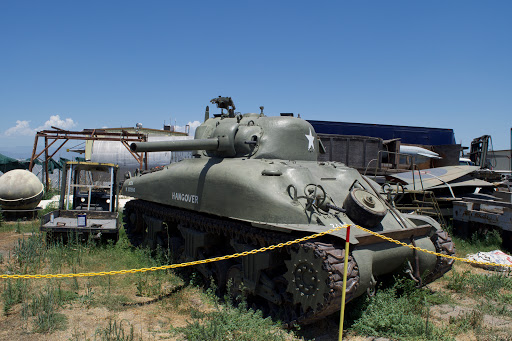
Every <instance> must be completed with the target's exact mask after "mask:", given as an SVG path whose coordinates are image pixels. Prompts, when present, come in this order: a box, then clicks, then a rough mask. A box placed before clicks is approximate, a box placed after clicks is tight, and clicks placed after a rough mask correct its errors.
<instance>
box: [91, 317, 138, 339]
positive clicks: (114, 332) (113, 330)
mask: <svg viewBox="0 0 512 341" xmlns="http://www.w3.org/2000/svg"><path fill="white" fill-rule="evenodd" d="M123 322H126V324H128V326H129V328H128V330H126V329H125V326H123ZM94 339H95V340H101V341H133V340H135V335H134V330H133V325H130V323H129V322H127V321H121V322H117V321H112V320H109V322H108V326H107V327H105V328H98V329H97V330H96V333H95V334H94ZM140 340H142V338H140Z"/></svg>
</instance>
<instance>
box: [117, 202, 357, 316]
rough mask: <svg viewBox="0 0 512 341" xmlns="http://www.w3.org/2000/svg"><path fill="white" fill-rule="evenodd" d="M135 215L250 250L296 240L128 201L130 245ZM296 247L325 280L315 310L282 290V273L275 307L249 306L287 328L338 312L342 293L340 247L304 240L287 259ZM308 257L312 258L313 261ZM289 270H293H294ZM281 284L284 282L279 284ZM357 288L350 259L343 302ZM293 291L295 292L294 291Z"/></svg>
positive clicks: (136, 234) (135, 237) (138, 236)
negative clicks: (322, 291) (195, 231)
mask: <svg viewBox="0 0 512 341" xmlns="http://www.w3.org/2000/svg"><path fill="white" fill-rule="evenodd" d="M138 212H140V213H144V214H146V215H149V216H152V217H155V218H158V219H161V220H162V221H166V222H172V223H173V224H181V225H184V226H186V227H187V228H193V229H195V230H197V231H201V232H208V233H214V234H217V235H220V236H224V237H227V238H230V239H231V240H237V241H240V242H243V243H246V244H249V245H251V247H253V248H260V247H264V246H269V245H275V244H278V243H282V242H286V241H288V240H291V239H294V238H296V237H297V235H292V236H290V235H288V234H285V233H279V232H275V231H270V230H262V229H258V228H255V227H252V226H250V225H249V224H246V223H243V222H239V221H233V220H228V219H222V218H217V217H215V216H209V215H205V214H201V213H197V212H191V211H187V210H183V209H176V208H173V207H169V206H164V205H159V204H155V203H150V202H146V201H143V200H131V201H129V202H128V203H127V204H126V206H125V214H124V218H123V220H124V224H125V230H126V234H127V236H128V238H129V240H130V241H131V242H132V244H133V245H134V246H138V245H141V244H142V243H143V239H144V236H143V233H144V231H142V229H141V228H140V227H139V228H137V226H134V224H133V222H132V221H131V220H130V215H131V214H132V213H136V214H137V213H138ZM300 248H302V249H303V251H301V253H303V254H304V253H305V254H307V255H308V257H309V258H310V260H311V261H312V262H311V263H313V262H315V264H321V269H322V271H321V274H320V277H321V278H322V279H325V287H324V288H325V292H324V293H322V296H323V297H321V298H319V299H318V298H317V300H316V301H315V305H316V307H312V306H311V305H306V304H304V305H303V304H302V302H301V301H300V298H299V299H297V297H296V296H294V295H293V294H292V293H290V292H289V290H285V289H286V288H285V287H286V286H287V285H289V283H288V282H289V281H287V280H286V279H285V277H286V276H288V277H289V276H290V275H289V274H283V275H281V276H278V277H276V278H275V279H274V284H276V285H275V288H276V291H275V293H274V294H275V295H278V296H279V297H280V298H281V303H280V304H279V305H277V304H275V303H272V302H269V301H267V302H266V304H265V303H261V300H259V302H260V303H259V304H256V305H255V306H254V304H253V307H255V308H257V309H261V310H262V311H264V312H266V313H268V314H270V315H274V317H278V318H279V319H280V320H281V321H282V322H283V323H285V324H286V325H289V326H292V325H295V324H301V325H305V324H310V323H313V322H316V321H318V320H320V319H322V318H324V317H326V316H328V315H330V314H332V313H334V312H336V311H338V310H339V309H340V303H341V297H342V290H343V267H344V249H343V247H341V248H340V247H337V246H336V245H335V244H332V243H329V242H323V241H308V242H305V243H301V244H296V245H292V246H289V247H286V248H285V252H287V253H288V255H290V258H291V257H292V254H293V253H297V251H298V250H299V249H300ZM299 251H300V250H299ZM304 251H305V252H304ZM221 252H222V251H221ZM312 257H314V259H313V258H312ZM292 270H294V271H295V270H296V269H292ZM288 272H290V269H288ZM283 281H286V282H287V283H286V284H283V283H282V282H283ZM279 282H281V283H279ZM358 285H359V270H358V267H357V264H356V262H355V260H354V259H353V258H352V256H350V258H349V273H348V278H347V289H346V302H349V301H350V300H352V299H353V298H355V293H356V291H357V287H358ZM278 288H280V289H281V290H279V289H278ZM296 290H299V289H298V288H297V289H296ZM304 307H306V308H304ZM276 315H277V316H276Z"/></svg>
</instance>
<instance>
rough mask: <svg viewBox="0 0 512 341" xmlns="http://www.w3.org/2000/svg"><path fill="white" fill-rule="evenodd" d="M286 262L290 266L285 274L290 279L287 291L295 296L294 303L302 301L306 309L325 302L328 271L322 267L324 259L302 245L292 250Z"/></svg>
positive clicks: (315, 307)
mask: <svg viewBox="0 0 512 341" xmlns="http://www.w3.org/2000/svg"><path fill="white" fill-rule="evenodd" d="M285 263H286V267H287V268H288V271H287V272H286V274H285V275H284V277H285V278H286V280H287V281H288V286H287V290H286V291H287V292H288V293H290V294H291V295H292V296H293V303H294V304H299V303H300V304H301V305H302V307H303V309H304V311H306V310H307V309H308V308H311V309H313V310H316V309H317V306H318V305H322V304H323V303H324V301H325V298H324V293H326V292H328V287H327V280H328V273H327V271H325V270H323V269H322V264H323V259H322V258H319V257H315V255H314V254H313V251H311V252H307V251H306V250H305V249H304V248H303V247H301V248H300V249H299V250H298V251H292V252H291V259H290V260H289V261H285Z"/></svg>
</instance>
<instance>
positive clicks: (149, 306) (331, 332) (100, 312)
mask: <svg viewBox="0 0 512 341" xmlns="http://www.w3.org/2000/svg"><path fill="white" fill-rule="evenodd" d="M29 235H30V233H26V234H19V233H15V232H0V254H1V255H2V257H3V259H7V258H8V257H9V254H12V252H13V250H14V247H15V245H16V244H17V241H18V239H19V238H26V237H27V236H29ZM456 269H457V271H459V272H463V271H465V270H470V271H472V272H477V273H486V271H485V270H483V269H477V268H473V267H471V266H470V265H467V264H459V263H457V264H456ZM429 288H430V289H431V290H433V291H438V290H443V285H442V284H440V283H439V282H434V283H432V284H430V285H429ZM128 298H129V299H130V300H131V302H135V303H130V304H128V305H127V306H126V307H125V308H124V309H122V310H121V311H109V310H108V309H106V308H104V307H100V308H99V307H86V306H84V305H83V304H81V303H80V302H74V303H72V304H68V305H66V306H65V307H64V308H63V309H61V310H59V313H62V314H64V315H65V316H66V317H67V321H68V327H67V329H66V330H62V331H55V332H53V333H52V334H35V333H33V332H32V326H33V320H30V319H29V320H28V321H27V320H23V319H22V318H21V312H20V310H21V307H19V306H20V305H17V306H15V308H14V309H13V310H12V311H11V313H10V314H9V315H8V316H5V314H3V312H2V313H1V314H0V341H1V340H9V341H17V340H77V341H81V340H84V341H85V340H95V333H96V331H97V330H98V328H106V327H107V326H108V324H109V321H117V323H122V326H123V327H124V329H125V331H126V332H128V331H129V330H130V327H131V326H133V330H134V333H135V340H139V339H140V338H142V339H143V340H177V339H179V337H178V336H176V335H172V333H171V332H170V330H169V326H170V325H171V324H172V325H173V326H174V327H181V326H185V325H186V324H187V318H190V316H189V315H187V314H183V311H186V310H187V308H192V307H193V308H195V309H202V308H204V309H207V307H205V306H204V303H203V302H202V301H201V299H200V297H199V295H197V294H194V293H193V292H191V293H187V294H186V295H185V296H184V298H185V299H183V301H182V303H180V306H179V307H174V306H172V305H170V304H169V302H167V300H166V298H163V299H161V300H155V299H151V298H144V297H137V296H135V295H134V294H133V293H132V294H131V297H128ZM455 298H456V302H457V304H455V305H454V304H449V305H448V304H446V305H437V306H433V307H432V309H431V317H430V318H431V320H430V321H431V323H434V324H437V325H443V324H447V323H448V322H449V320H450V318H456V317H458V316H462V315H464V314H468V313H470V312H471V311H472V310H474V309H475V307H476V306H477V304H478V302H476V301H474V300H471V299H469V298H467V297H463V296H460V297H455ZM510 309H512V307H510ZM484 323H485V324H486V325H488V326H492V327H493V328H494V329H495V330H496V331H499V330H504V331H510V330H512V319H508V318H496V317H492V316H488V315H485V316H484ZM304 328H308V329H310V331H311V333H308V334H310V335H315V339H316V340H317V341H334V340H338V330H337V328H338V321H336V320H335V319H327V320H325V321H321V322H320V323H317V324H316V325H312V326H307V327H304ZM96 339H101V338H98V337H96ZM344 340H350V341H371V340H378V341H384V340H387V339H385V338H373V337H366V338H365V337H359V336H352V335H348V336H347V337H345V338H344ZM457 340H477V338H476V337H475V336H474V335H471V334H468V335H459V336H458V337H457Z"/></svg>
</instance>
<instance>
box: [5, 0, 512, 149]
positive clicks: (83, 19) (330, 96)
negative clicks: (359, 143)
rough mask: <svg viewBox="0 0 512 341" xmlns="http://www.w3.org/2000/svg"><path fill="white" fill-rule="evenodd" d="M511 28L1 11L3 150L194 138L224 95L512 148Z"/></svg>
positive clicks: (171, 7) (501, 23)
mask: <svg viewBox="0 0 512 341" xmlns="http://www.w3.org/2000/svg"><path fill="white" fill-rule="evenodd" d="M511 18H512V1H508V0H506V1H471V0H464V1H332V2H331V1H325V2H320V1H318V2H311V1H308V2H304V1H215V2H213V1H83V2H78V1H14V0H13V1H7V0H4V1H0V120H1V121H0V122H1V124H0V151H1V152H5V151H14V150H17V147H18V146H24V147H25V149H24V150H31V147H32V144H33V142H34V132H35V131H36V130H38V129H39V130H40V129H44V128H45V127H49V126H50V125H54V126H59V127H62V128H66V129H72V130H82V129H84V128H97V127H119V126H134V125H135V124H136V123H137V122H140V123H142V124H143V125H144V126H145V127H149V128H161V127H162V125H163V123H164V121H165V122H166V123H169V121H170V119H171V118H172V121H173V123H174V121H175V120H176V123H177V124H178V125H179V126H183V125H185V124H187V123H189V122H194V121H201V120H202V119H203V117H204V108H205V106H206V105H208V104H209V100H210V99H211V98H213V97H216V96H218V95H222V96H231V97H233V99H234V101H235V103H236V105H237V110H240V111H241V112H257V111H258V110H259V109H258V107H259V106H260V105H264V106H265V112H266V113H267V114H269V115H278V114H279V113H280V112H294V113H300V114H301V116H302V117H303V118H305V119H314V120H332V121H347V122H363V123H383V124H398V125H413V126H427V127H439V128H452V129H454V131H455V137H456V140H457V142H458V143H460V142H462V144H463V145H466V146H468V145H469V143H470V142H471V140H472V139H473V138H475V137H478V136H481V135H484V134H490V135H492V138H493V144H494V148H495V149H496V150H498V149H508V148H510V128H511V126H512V62H511V61H512V20H511ZM27 148H28V149H27ZM18 149H19V148H18ZM27 156H29V155H27Z"/></svg>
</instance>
